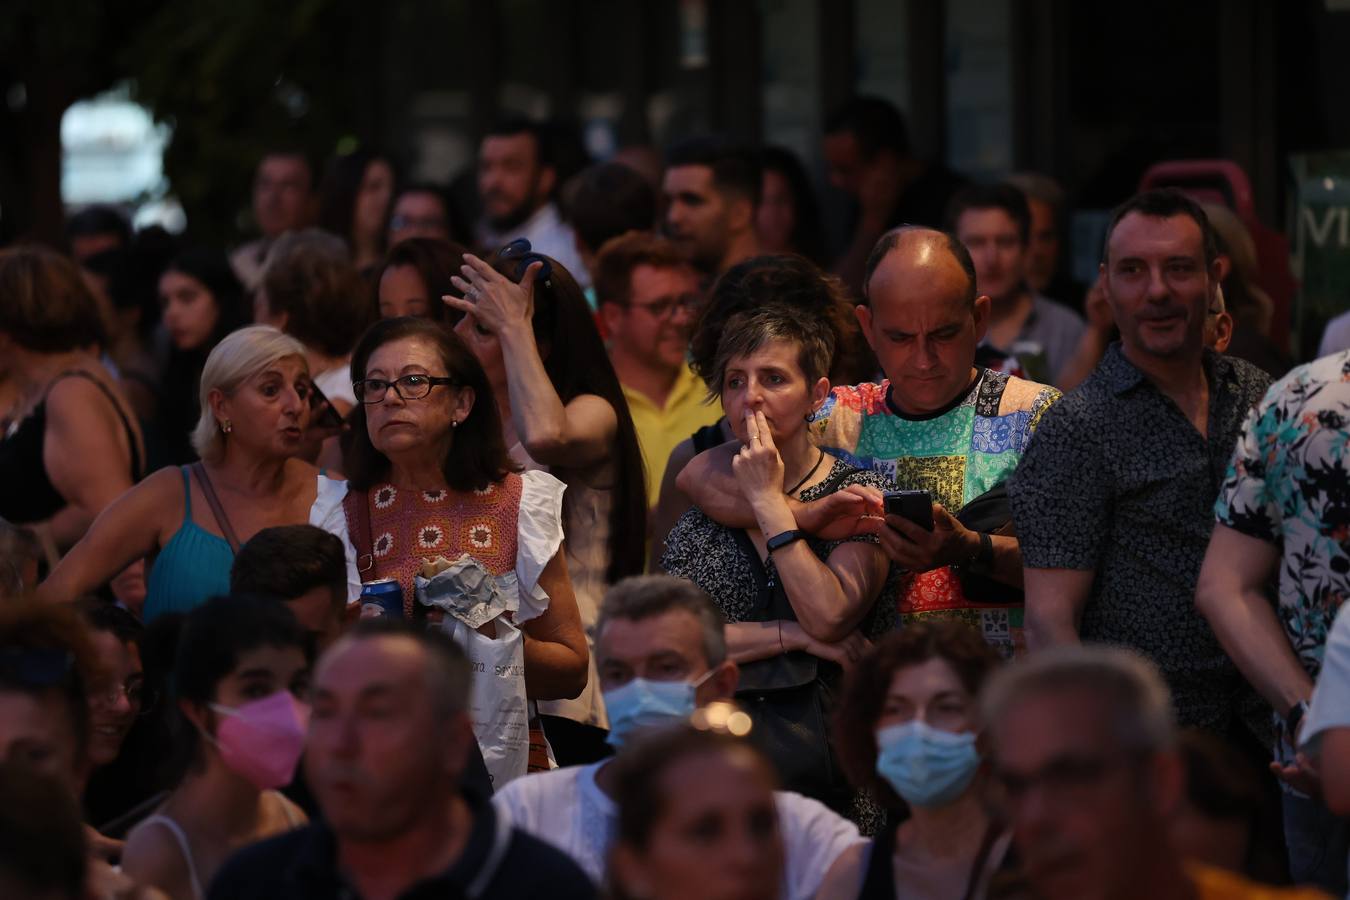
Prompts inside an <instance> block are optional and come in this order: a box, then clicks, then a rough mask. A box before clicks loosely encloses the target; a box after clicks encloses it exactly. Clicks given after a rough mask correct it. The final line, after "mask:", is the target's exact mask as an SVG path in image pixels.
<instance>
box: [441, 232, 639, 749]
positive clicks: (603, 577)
mask: <svg viewBox="0 0 1350 900" xmlns="http://www.w3.org/2000/svg"><path fill="white" fill-rule="evenodd" d="M464 263H465V264H464V266H463V267H462V268H461V270H460V272H461V277H458V278H456V279H454V284H455V287H456V288H457V289H458V290H460V291H462V292H463V293H464V299H462V300H461V299H458V298H456V297H453V296H446V297H445V298H444V300H445V303H446V305H448V306H450V307H451V308H453V309H455V310H457V311H459V312H461V313H466V315H465V316H464V318H463V319H461V320H460V323H459V324H458V325H457V326H456V327H455V331H456V333H457V334H458V335H459V336H460V337H461V338H463V339H464V343H465V344H467V345H468V347H469V349H470V350H471V351H472V352H473V355H474V356H475V357H477V359H478V361H479V362H480V363H481V364H482V366H483V369H484V370H486V372H487V378H488V382H489V383H490V384H491V385H492V393H493V397H494V398H495V400H496V404H497V410H498V415H499V418H500V420H501V424H502V430H503V437H504V440H505V442H506V446H507V448H509V449H508V452H509V453H510V454H511V458H512V459H514V460H515V461H516V462H517V463H520V464H521V465H523V466H524V467H525V468H526V469H541V470H543V471H545V472H549V473H551V474H553V475H555V476H557V478H558V479H559V480H560V481H562V482H563V483H564V484H566V485H567V493H566V496H565V497H564V499H563V522H564V525H565V530H566V534H567V548H566V549H567V568H568V571H569V573H570V574H571V579H572V586H573V588H574V589H575V592H576V601H577V606H578V608H579V609H580V612H581V621H582V624H583V625H584V626H585V628H586V630H587V632H588V633H589V632H590V631H591V630H592V629H594V627H595V620H596V616H597V614H598V613H599V608H600V600H601V598H602V597H603V596H604V593H605V590H606V588H608V587H609V585H611V584H614V583H615V582H617V581H619V580H620V579H622V578H624V577H626V576H628V575H639V574H641V573H642V571H643V567H644V562H645V556H646V550H647V495H646V482H645V480H644V474H643V465H642V450H641V448H640V447H639V445H638V438H637V431H636V429H635V428H634V427H633V418H632V415H631V414H630V413H629V411H628V402H627V401H626V400H625V399H624V395H623V389H622V388H621V387H620V386H619V377H618V376H617V375H616V374H615V373H614V367H613V366H612V365H611V364H610V361H609V354H608V353H607V352H606V351H605V345H604V342H603V341H602V340H601V339H600V333H599V332H598V331H597V330H596V328H595V321H594V319H593V318H592V317H591V313H590V307H588V306H587V305H586V300H585V298H584V296H583V295H582V292H581V288H580V287H578V285H577V283H576V281H575V280H574V279H573V278H572V276H571V274H569V273H568V271H567V270H566V269H565V268H563V267H562V265H560V264H559V263H558V262H557V260H553V259H550V258H549V257H547V256H542V255H540V254H538V253H533V252H531V251H530V245H529V243H528V242H527V241H524V240H518V241H514V242H512V243H511V244H509V245H507V246H506V247H504V248H503V249H502V250H501V252H500V253H498V254H497V258H496V260H495V265H493V264H489V262H488V261H486V260H482V259H479V258H478V257H476V256H473V255H471V254H470V255H466V256H465V257H464ZM540 712H541V713H543V714H544V720H543V721H544V733H545V734H546V735H547V736H548V739H549V743H550V745H551V746H552V748H553V750H554V752H555V754H556V755H557V759H558V761H559V762H560V763H562V764H563V765H572V764H580V763H588V762H594V761H596V760H598V759H600V758H602V757H603V756H605V755H606V752H607V751H606V748H605V745H604V744H603V739H604V737H605V731H604V730H603V729H607V728H608V727H609V721H608V719H607V718H606V717H605V711H604V702H603V700H602V698H601V694H600V688H599V683H598V678H597V676H596V673H595V671H594V668H593V667H592V669H591V671H590V673H589V675H588V678H587V683H586V687H585V690H584V691H583V692H582V694H581V696H579V697H577V698H576V699H575V700H570V701H566V702H561V703H548V704H543V705H542V706H541V707H540Z"/></svg>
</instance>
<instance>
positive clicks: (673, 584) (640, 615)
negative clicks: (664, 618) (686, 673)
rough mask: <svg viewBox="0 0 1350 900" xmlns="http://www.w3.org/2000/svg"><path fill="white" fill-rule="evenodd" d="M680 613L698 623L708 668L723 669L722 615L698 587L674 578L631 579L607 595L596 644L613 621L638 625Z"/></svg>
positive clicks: (665, 576) (639, 576)
mask: <svg viewBox="0 0 1350 900" xmlns="http://www.w3.org/2000/svg"><path fill="white" fill-rule="evenodd" d="M680 609H682V610H684V611H685V612H688V613H689V614H690V615H692V616H693V617H694V618H695V619H697V620H698V624H699V629H700V630H701V631H702V632H703V654H704V655H705V656H706V657H707V658H708V668H712V667H713V666H719V665H721V664H722V662H723V661H724V660H725V659H726V658H727V639H726V635H725V633H724V631H725V629H726V619H725V618H724V617H723V615H722V611H721V610H719V609H718V608H717V606H716V605H714V603H713V602H712V599H711V598H709V597H708V595H707V594H705V593H704V592H703V590H702V588H700V587H699V586H698V585H696V584H694V583H693V582H692V581H688V580H686V579H684V578H676V577H674V576H672V575H631V576H629V577H628V578H625V579H623V580H622V581H620V582H619V583H617V584H615V585H614V586H613V587H611V588H610V589H609V590H608V591H606V592H605V599H604V600H603V601H601V603H600V615H599V617H598V618H597V619H596V622H595V638H596V642H597V643H599V640H600V635H602V634H604V633H605V626H606V625H608V624H609V623H610V622H611V621H613V620H614V619H627V620H628V621H630V622H638V621H641V620H643V619H650V618H652V617H653V616H659V615H661V614H662V613H667V612H670V611H672V610H680Z"/></svg>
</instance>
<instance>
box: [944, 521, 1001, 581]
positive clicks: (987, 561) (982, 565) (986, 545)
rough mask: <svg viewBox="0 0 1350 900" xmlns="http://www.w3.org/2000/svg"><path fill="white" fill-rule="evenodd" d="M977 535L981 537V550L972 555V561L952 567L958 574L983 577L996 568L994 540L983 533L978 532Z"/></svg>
mask: <svg viewBox="0 0 1350 900" xmlns="http://www.w3.org/2000/svg"><path fill="white" fill-rule="evenodd" d="M976 534H978V535H979V536H980V546H979V549H977V550H976V551H975V552H974V553H973V554H971V557H970V559H967V560H965V561H964V562H959V563H956V564H954V565H953V566H952V568H953V569H956V570H957V571H958V572H970V573H972V574H975V575H983V574H985V573H986V572H988V571H989V570H990V569H992V568H993V567H994V539H993V538H991V537H990V536H989V535H987V534H985V533H984V532H983V531H977V532H976Z"/></svg>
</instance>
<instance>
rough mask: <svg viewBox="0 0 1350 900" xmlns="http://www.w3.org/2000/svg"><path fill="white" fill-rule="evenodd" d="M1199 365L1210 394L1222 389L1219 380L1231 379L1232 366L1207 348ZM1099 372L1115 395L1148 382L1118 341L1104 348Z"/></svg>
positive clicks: (1218, 354) (1220, 355) (1221, 355)
mask: <svg viewBox="0 0 1350 900" xmlns="http://www.w3.org/2000/svg"><path fill="white" fill-rule="evenodd" d="M1200 364H1201V365H1202V366H1204V368H1205V376H1206V378H1208V379H1209V385H1210V391H1211V392H1217V391H1218V390H1219V389H1220V388H1222V387H1224V385H1223V384H1221V383H1220V379H1222V380H1223V381H1224V382H1227V381H1230V380H1232V378H1233V371H1232V365H1231V364H1230V363H1229V362H1228V360H1227V359H1226V358H1225V357H1224V356H1223V354H1221V353H1215V352H1214V351H1213V350H1211V349H1209V348H1208V347H1206V348H1205V350H1204V354H1203V356H1202V357H1201V360H1200ZM1101 372H1102V375H1103V376H1104V377H1105V378H1106V383H1107V386H1108V387H1110V388H1111V391H1112V392H1113V393H1115V394H1123V393H1125V392H1126V391H1128V390H1130V389H1131V388H1134V387H1136V386H1137V385H1139V384H1141V383H1144V382H1146V381H1148V378H1147V376H1145V375H1144V373H1143V372H1142V371H1140V370H1139V368H1138V367H1137V366H1135V364H1134V363H1132V362H1130V361H1129V360H1128V359H1126V358H1125V353H1124V351H1123V350H1122V348H1121V343H1120V341H1116V342H1115V343H1113V344H1111V346H1110V347H1107V348H1106V355H1105V356H1104V357H1102V361H1101Z"/></svg>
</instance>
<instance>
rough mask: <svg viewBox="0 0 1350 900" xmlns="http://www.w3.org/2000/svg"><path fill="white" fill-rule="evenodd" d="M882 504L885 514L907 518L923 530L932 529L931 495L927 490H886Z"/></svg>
mask: <svg viewBox="0 0 1350 900" xmlns="http://www.w3.org/2000/svg"><path fill="white" fill-rule="evenodd" d="M884 504H885V509H886V515H888V516H899V517H900V518H902V519H908V520H909V521H911V522H913V523H914V524H915V525H918V526H919V527H920V528H922V529H923V530H924V531H932V530H933V495H932V494H930V493H928V492H927V491H887V492H886V493H885V499H884Z"/></svg>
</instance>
